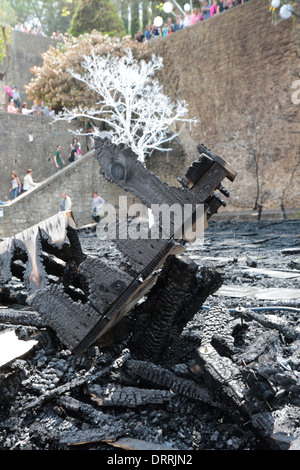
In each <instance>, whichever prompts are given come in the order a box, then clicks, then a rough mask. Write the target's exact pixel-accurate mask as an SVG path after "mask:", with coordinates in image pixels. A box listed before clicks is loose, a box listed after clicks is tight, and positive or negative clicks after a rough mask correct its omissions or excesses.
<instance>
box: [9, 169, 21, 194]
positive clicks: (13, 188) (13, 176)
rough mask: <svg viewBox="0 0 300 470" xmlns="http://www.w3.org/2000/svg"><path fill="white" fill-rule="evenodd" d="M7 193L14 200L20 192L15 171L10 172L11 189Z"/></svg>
mask: <svg viewBox="0 0 300 470" xmlns="http://www.w3.org/2000/svg"><path fill="white" fill-rule="evenodd" d="M9 192H10V193H11V198H12V199H16V197H18V196H19V194H21V192H22V185H21V181H20V178H19V177H18V175H17V173H16V172H15V171H12V173H11V188H10V190H9Z"/></svg>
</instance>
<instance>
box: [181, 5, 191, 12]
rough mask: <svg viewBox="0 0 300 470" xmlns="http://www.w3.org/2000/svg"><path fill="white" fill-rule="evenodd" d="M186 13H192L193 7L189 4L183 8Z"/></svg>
mask: <svg viewBox="0 0 300 470" xmlns="http://www.w3.org/2000/svg"><path fill="white" fill-rule="evenodd" d="M183 9H184V11H190V9H191V5H189V4H188V3H186V4H185V5H184V7H183Z"/></svg>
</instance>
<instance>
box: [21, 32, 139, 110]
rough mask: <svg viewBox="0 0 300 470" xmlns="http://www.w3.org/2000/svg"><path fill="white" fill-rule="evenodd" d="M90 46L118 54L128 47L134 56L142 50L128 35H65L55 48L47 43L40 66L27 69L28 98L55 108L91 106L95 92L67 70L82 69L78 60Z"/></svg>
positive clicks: (79, 71)
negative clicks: (29, 78)
mask: <svg viewBox="0 0 300 470" xmlns="http://www.w3.org/2000/svg"><path fill="white" fill-rule="evenodd" d="M92 47H93V48H94V50H95V52H96V53H97V54H99V55H103V54H107V53H111V54H113V55H115V56H117V57H122V56H123V55H124V52H125V50H127V49H128V48H129V47H130V48H132V51H133V53H134V55H135V56H136V57H139V56H140V54H141V52H142V51H143V49H144V47H143V45H140V44H139V43H137V42H136V41H135V42H134V41H132V40H131V39H130V38H129V37H124V38H121V39H120V38H111V37H109V36H108V35H103V34H101V33H99V32H98V31H93V32H92V33H91V34H83V35H81V36H79V37H78V38H75V37H73V36H71V35H65V36H64V41H63V42H62V43H61V44H59V43H58V45H57V48H54V47H50V49H49V50H48V51H47V52H45V53H44V54H43V55H42V57H43V65H42V66H41V67H33V68H32V69H31V72H32V73H33V74H34V75H35V77H34V79H32V80H31V82H30V83H29V84H28V85H27V86H26V87H25V88H26V92H27V93H28V98H29V99H31V100H33V99H35V98H36V99H44V100H45V101H46V102H48V103H51V104H52V106H53V107H54V109H55V110H56V111H60V110H61V109H62V108H63V107H64V106H65V107H67V108H73V107H74V106H79V105H82V104H83V103H85V104H86V105H88V106H92V104H93V103H94V102H95V96H94V94H93V92H92V91H91V90H89V89H88V88H87V87H86V86H85V85H84V84H83V83H81V82H79V81H78V80H75V79H74V78H73V77H72V76H71V75H70V74H69V72H68V69H70V68H72V69H73V70H74V71H76V72H78V73H81V72H82V65H81V64H82V61H83V58H84V56H85V55H89V54H90V53H91V50H92Z"/></svg>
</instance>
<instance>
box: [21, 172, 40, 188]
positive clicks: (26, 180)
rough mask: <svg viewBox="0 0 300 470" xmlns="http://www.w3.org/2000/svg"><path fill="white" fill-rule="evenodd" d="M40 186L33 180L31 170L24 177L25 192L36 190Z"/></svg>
mask: <svg viewBox="0 0 300 470" xmlns="http://www.w3.org/2000/svg"><path fill="white" fill-rule="evenodd" d="M39 184H40V183H34V181H33V179H32V170H31V169H30V168H29V169H28V170H27V172H26V175H25V177H24V183H23V191H29V190H30V189H32V188H35V187H36V186H38V185H39Z"/></svg>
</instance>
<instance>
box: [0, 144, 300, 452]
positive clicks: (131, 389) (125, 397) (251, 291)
mask: <svg viewBox="0 0 300 470" xmlns="http://www.w3.org/2000/svg"><path fill="white" fill-rule="evenodd" d="M198 150H199V153H200V157H199V160H198V161H197V162H195V163H194V164H193V165H192V166H191V167H190V168H189V169H188V171H187V172H186V173H185V175H184V176H183V177H182V178H179V180H180V181H181V183H182V186H183V188H181V189H180V190H179V189H178V188H170V187H168V186H167V185H165V184H163V183H160V181H159V180H158V179H157V178H156V177H155V176H154V175H152V174H150V175H149V174H146V173H149V172H147V170H145V168H144V167H142V166H141V167H139V166H138V168H137V166H136V157H135V156H134V155H133V156H132V155H131V153H130V151H129V150H128V149H124V148H123V147H120V146H119V147H115V146H113V145H112V144H111V143H110V142H107V141H104V142H103V141H98V143H97V147H96V158H97V159H98V161H99V164H100V169H101V171H102V173H103V174H104V176H105V177H106V178H108V179H109V180H110V181H114V182H116V183H117V184H119V185H120V186H121V187H123V188H125V189H126V190H129V191H131V192H132V193H133V194H134V195H135V196H137V197H138V198H140V200H141V201H142V202H143V203H145V204H146V205H149V204H150V202H154V203H161V201H167V203H169V204H171V203H174V202H177V201H179V204H182V205H183V204H185V203H186V202H189V203H191V204H196V203H198V204H199V203H201V204H204V206H205V213H206V217H207V219H210V217H211V215H212V214H213V213H215V212H216V211H217V210H218V208H219V207H220V206H222V205H224V201H223V199H222V197H221V196H220V194H217V192H219V193H221V194H222V196H224V195H225V196H226V195H228V193H227V190H226V189H225V188H224V187H223V186H222V184H221V182H222V179H223V178H225V177H227V178H229V179H231V181H233V180H234V178H235V173H234V170H233V169H232V167H230V166H229V165H228V164H227V162H225V161H224V160H222V159H221V158H220V157H218V156H216V155H215V154H213V153H212V152H210V151H209V150H208V149H206V148H205V147H204V146H199V148H198ZM145 172H146V173H145ZM145 188H146V189H147V191H146V190H145ZM145 194H147V196H144V195H145ZM100 223H101V222H100ZM194 223H195V219H193V221H192V224H194ZM299 226H300V222H299V221H297V220H283V221H277V222H276V221H273V222H249V223H241V222H234V221H232V222H223V223H217V222H214V221H210V226H209V228H207V230H206V232H205V237H204V240H203V242H202V243H199V241H198V242H197V241H195V242H194V243H191V244H188V243H186V241H185V240H184V237H182V238H181V239H180V240H179V239H177V237H176V236H175V235H176V234H175V233H174V232H173V234H171V237H170V238H169V239H160V240H155V241H153V240H150V241H148V240H147V239H142V240H128V239H126V240H125V239H122V241H120V240H109V239H105V240H104V239H102V240H100V239H99V237H98V236H97V230H96V227H95V226H93V227H89V228H82V229H77V228H76V227H75V226H74V223H73V221H72V219H71V218H70V217H69V216H68V214H65V213H60V214H58V215H57V216H53V217H52V218H50V219H47V220H46V221H43V222H41V223H40V224H38V225H37V226H34V227H32V228H30V229H28V230H26V231H25V232H22V233H20V234H18V235H17V236H15V237H13V238H11V239H5V240H3V241H2V242H0V273H1V290H0V361H1V362H0V392H1V393H0V448H1V449H2V450H66V449H74V448H84V449H98V450H112V449H118V448H122V449H132V450H140V449H148V450H164V451H166V452H168V451H169V452H172V451H175V450H195V451H197V450H207V449H228V450H237V449H238V450H246V449H284V450H285V449H299V440H300V423H299V406H300V398H299V396H300V394H299V392H300V343H299V339H300V322H299V310H300V306H299V303H300V293H299V284H298V281H299V277H300V260H299V256H298V254H299V253H300V239H299ZM297 250H298V251H297Z"/></svg>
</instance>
